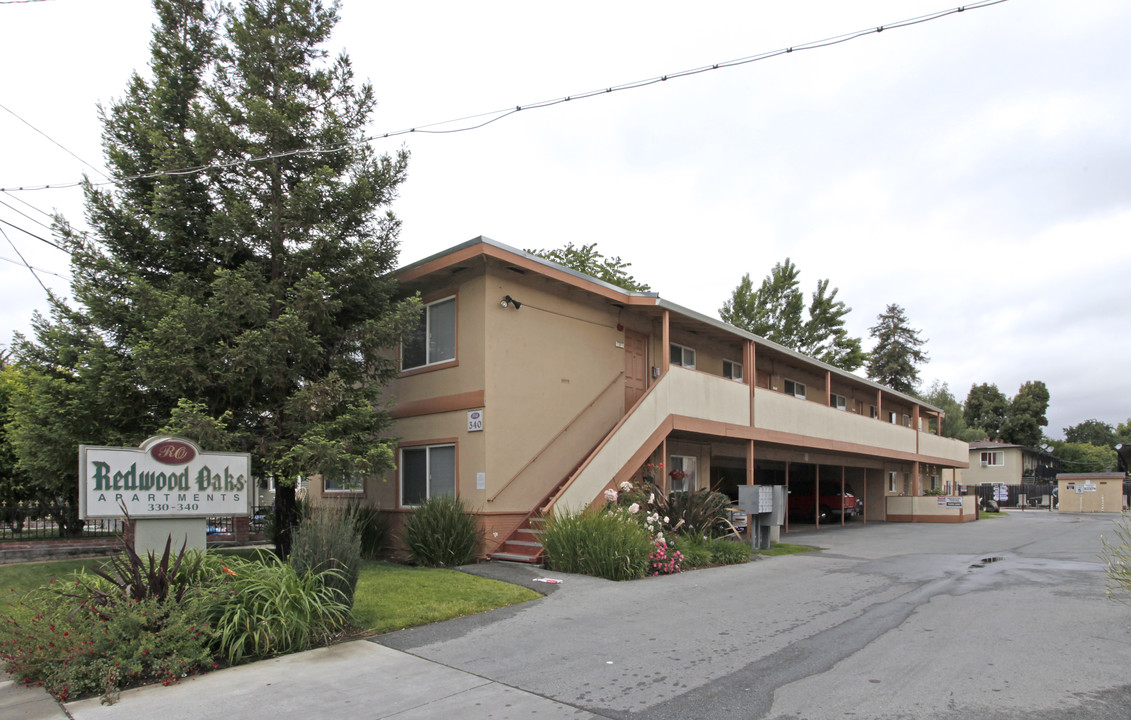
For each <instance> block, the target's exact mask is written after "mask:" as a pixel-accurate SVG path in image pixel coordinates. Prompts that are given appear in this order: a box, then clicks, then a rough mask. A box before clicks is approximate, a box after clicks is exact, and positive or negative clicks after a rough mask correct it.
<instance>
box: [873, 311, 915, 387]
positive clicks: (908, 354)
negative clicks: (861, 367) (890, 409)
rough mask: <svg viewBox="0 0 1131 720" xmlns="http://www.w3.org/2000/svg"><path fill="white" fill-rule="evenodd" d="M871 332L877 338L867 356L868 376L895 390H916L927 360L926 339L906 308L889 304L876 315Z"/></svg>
mask: <svg viewBox="0 0 1131 720" xmlns="http://www.w3.org/2000/svg"><path fill="white" fill-rule="evenodd" d="M868 332H869V333H870V334H871V336H872V337H873V338H874V339H875V341H876V344H875V346H874V347H873V348H872V352H871V355H870V359H869V360H868V377H869V378H871V379H873V380H875V381H877V382H880V383H883V384H884V385H887V386H888V387H890V388H891V389H892V390H897V391H899V392H903V393H908V394H911V393H914V392H915V388H916V386H918V384H919V366H920V365H922V364H924V363H926V362H927V360H928V357H927V353H926V352H925V351H924V350H923V349H922V348H923V345H924V344H926V340H923V339H922V338H920V337H919V332H920V331H919V330H915V329H914V328H912V327H911V325H910V324H909V322H908V320H907V315H906V313H905V312H904V310H903V308H902V307H900V306H899V305H896V304H894V303H893V304H891V305H888V306H887V309H886V310H884V312H882V313H880V314H879V315H877V316H876V324H875V325H873V326H872V327H871V328H869V330H868Z"/></svg>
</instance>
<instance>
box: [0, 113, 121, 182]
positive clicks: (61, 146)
mask: <svg viewBox="0 0 1131 720" xmlns="http://www.w3.org/2000/svg"><path fill="white" fill-rule="evenodd" d="M0 110H4V111H5V112H7V113H8V114H9V115H11V116H12V117H14V118H15V119H17V120H19V121H20V122H22V123H23V124H24V125H27V126H28V127H29V128H31V129H32V130H35V131H36V132H37V133H39V134H40V135H42V136H43V137H45V138H47V139H48V140H50V141H51V142H52V143H53V144H54V145H55V146H56V147H58V148H59V149H61V150H62V151H63V152H65V153H67V154H68V155H70V156H71V157H73V158H74V159H75V160H78V161H79V162H81V163H82V164H83V165H86V166H87V167H88V168H90V169H91V170H93V171H94V172H96V173H98V174H99V175H101V176H102V177H104V178H106V179H107V180H109V179H110V176H109V175H107V174H106V173H104V172H102V171H101V170H99V169H98V168H96V167H95V166H94V165H91V164H90V163H88V162H87V161H86V160H83V159H82V158H81V157H79V156H78V155H75V154H74V153H73V152H71V151H70V150H68V149H67V148H65V147H63V145H62V144H61V143H59V141H57V140H56V139H55V138H53V137H51V136H50V135H48V134H47V133H45V132H43V131H42V130H40V129H39V128H37V127H36V126H35V125H32V124H31V123H29V122H28V121H27V120H25V119H23V118H22V117H20V116H19V115H17V114H16V113H15V111H14V110H12V109H11V108H9V107H7V106H6V105H3V104H0Z"/></svg>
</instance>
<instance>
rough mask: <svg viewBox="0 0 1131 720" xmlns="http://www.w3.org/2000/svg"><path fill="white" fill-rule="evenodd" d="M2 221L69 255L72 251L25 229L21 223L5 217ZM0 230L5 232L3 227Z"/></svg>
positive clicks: (0, 219)
mask: <svg viewBox="0 0 1131 720" xmlns="http://www.w3.org/2000/svg"><path fill="white" fill-rule="evenodd" d="M0 223H4V224H5V225H7V226H8V227H11V228H15V229H16V230H19V231H20V232H22V233H23V234H24V235H30V236H31V237H33V238H35V239H36V240H38V241H40V242H43V243H47V244H48V245H50V246H51V247H53V248H55V249H56V250H62V251H63V252H65V253H67V254H68V255H69V254H70V252H71V251H70V250H68V249H67V248H65V247H63V246H62V245H59V244H58V243H53V242H51V241H50V240H48V239H47V238H43V237H40V236H38V235H36V234H35V233H33V232H29V231H27V230H24V229H23V228H22V227H20V226H19V225H16V224H14V223H10V222H8V221H7V220H5V219H4V218H0ZM0 232H3V230H2V229H0ZM4 237H7V235H5V236H4ZM8 242H11V240H9V241H8Z"/></svg>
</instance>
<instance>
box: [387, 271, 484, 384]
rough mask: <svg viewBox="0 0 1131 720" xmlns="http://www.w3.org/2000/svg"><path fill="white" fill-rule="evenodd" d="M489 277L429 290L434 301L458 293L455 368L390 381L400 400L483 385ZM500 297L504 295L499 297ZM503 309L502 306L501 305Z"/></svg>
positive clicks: (414, 372) (424, 372) (417, 372)
mask: <svg viewBox="0 0 1131 720" xmlns="http://www.w3.org/2000/svg"><path fill="white" fill-rule="evenodd" d="M485 283H486V279H485V278H484V277H483V276H482V275H480V276H478V277H475V276H472V277H469V278H466V279H465V280H464V282H463V283H462V284H460V285H454V284H453V285H451V286H449V287H446V288H442V289H439V290H437V291H436V292H434V293H428V294H427V295H426V296H425V298H424V300H425V301H426V302H431V301H433V300H440V299H442V298H445V297H448V296H449V295H455V296H456V360H457V362H458V364H457V365H455V366H454V367H445V368H443V369H439V370H431V369H423V370H416V371H410V373H409V374H407V375H406V376H404V377H400V378H397V379H396V380H394V381H393V382H392V383H391V384H390V393H391V394H392V396H393V397H394V399H395V402H397V403H405V402H415V401H419V400H425V399H430V398H437V397H444V396H448V395H455V394H458V393H465V392H470V391H475V390H483V388H484V382H485V380H484V376H485V372H484V354H483V348H484V342H485V338H486V328H485V325H484V320H485V316H484V312H483V305H484V292H485ZM500 297H501V296H500ZM500 309H501V308H500Z"/></svg>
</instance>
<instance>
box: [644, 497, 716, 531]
mask: <svg viewBox="0 0 1131 720" xmlns="http://www.w3.org/2000/svg"><path fill="white" fill-rule="evenodd" d="M729 505H730V498H728V497H727V496H726V495H724V494H722V493H719V492H714V491H712V490H708V489H706V488H701V489H699V490H692V491H691V492H676V493H671V494H670V495H669V496H668V497H667V508H666V509H661V508H657V510H658V511H660V514H661V515H667V516H668V517H669V518H670V521H669V527H670V528H671V529H672V530H673V531H676V532H684V533H688V534H690V533H696V534H700V533H701V534H704V535H710V536H714V535H716V534H718V533H720V532H721V531H722V530H723V528H724V527H725V524H724V522H723V521H724V520H726V509H727V507H728V506H729Z"/></svg>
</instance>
